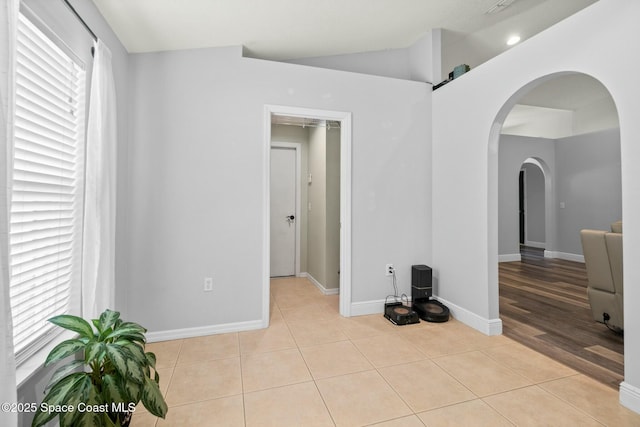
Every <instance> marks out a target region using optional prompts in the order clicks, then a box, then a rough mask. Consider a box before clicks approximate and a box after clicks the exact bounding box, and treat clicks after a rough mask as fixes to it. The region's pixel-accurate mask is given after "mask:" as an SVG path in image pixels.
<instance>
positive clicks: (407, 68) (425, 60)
mask: <svg viewBox="0 0 640 427" xmlns="http://www.w3.org/2000/svg"><path fill="white" fill-rule="evenodd" d="M436 31H438V30H436ZM437 34H438V35H439V33H437ZM439 40H440V39H439V37H438V38H437V40H435V43H436V45H435V46H434V45H433V43H432V34H431V32H428V33H426V34H425V35H423V36H422V37H421V38H420V39H418V40H417V41H416V42H415V43H414V44H412V45H411V46H408V47H406V48H399V49H386V50H377V51H372V52H358V53H350V54H344V55H331V56H321V57H310V58H298V59H291V60H288V61H285V62H288V63H291V64H299V65H309V66H312V67H319V68H329V69H332V70H340V71H349V72H353V73H361V74H372V75H376V76H383V77H392V78H396V79H403V80H415V81H419V82H429V83H433V82H434V81H433V78H434V71H433V67H432V62H433V61H434V60H438V61H439V59H440V58H439V56H438V57H434V55H433V53H434V51H437V52H439ZM438 64H439V62H438ZM438 72H439V69H438ZM436 83H438V82H436Z"/></svg>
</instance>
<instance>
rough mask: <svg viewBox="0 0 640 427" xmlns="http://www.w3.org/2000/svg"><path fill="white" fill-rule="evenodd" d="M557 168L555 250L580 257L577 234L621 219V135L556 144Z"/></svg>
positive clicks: (602, 134)
mask: <svg viewBox="0 0 640 427" xmlns="http://www.w3.org/2000/svg"><path fill="white" fill-rule="evenodd" d="M556 167H557V180H558V181H557V187H556V188H557V196H558V204H559V203H560V202H562V203H564V206H565V207H564V208H561V209H560V208H559V209H558V248H557V249H558V250H559V251H560V252H563V253H569V254H579V255H582V244H581V242H580V230H582V229H584V228H592V229H598V230H609V229H610V224H611V223H612V222H615V221H617V220H619V219H621V218H622V191H621V188H620V182H621V171H620V131H619V130H618V129H612V130H607V131H601V132H595V133H590V134H586V135H578V136H573V137H569V138H562V139H559V140H557V142H556ZM625 237H626V235H625ZM625 323H626V322H625Z"/></svg>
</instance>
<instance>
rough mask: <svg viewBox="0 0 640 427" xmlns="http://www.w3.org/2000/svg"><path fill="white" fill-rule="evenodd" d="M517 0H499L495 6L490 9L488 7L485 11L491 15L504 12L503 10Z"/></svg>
mask: <svg viewBox="0 0 640 427" xmlns="http://www.w3.org/2000/svg"><path fill="white" fill-rule="evenodd" d="M515 1H516V0H500V1H498V2H497V3H496V4H494V5H493V6H491V7H490V8H489V9H487V11H486V12H485V14H487V15H491V14H494V13H498V12H502V11H503V10H505V9H506V8H507V7H509V6H511V4H512V3H513V2H515Z"/></svg>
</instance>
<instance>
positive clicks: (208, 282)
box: [204, 277, 213, 292]
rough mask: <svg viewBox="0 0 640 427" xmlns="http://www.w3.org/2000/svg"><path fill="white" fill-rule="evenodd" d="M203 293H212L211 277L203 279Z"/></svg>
mask: <svg viewBox="0 0 640 427" xmlns="http://www.w3.org/2000/svg"><path fill="white" fill-rule="evenodd" d="M204 291H205V292H211V291H213V277H205V278H204Z"/></svg>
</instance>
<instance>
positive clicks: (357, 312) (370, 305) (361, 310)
mask: <svg viewBox="0 0 640 427" xmlns="http://www.w3.org/2000/svg"><path fill="white" fill-rule="evenodd" d="M386 301H387V300H386V299H378V300H372V301H363V302H352V303H351V315H352V316H366V315H367V314H383V313H384V304H385V302H386ZM389 302H393V299H391V298H389ZM403 302H404V303H405V304H406V303H407V302H408V303H409V304H411V297H409V296H408V297H407V301H404V299H403Z"/></svg>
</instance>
